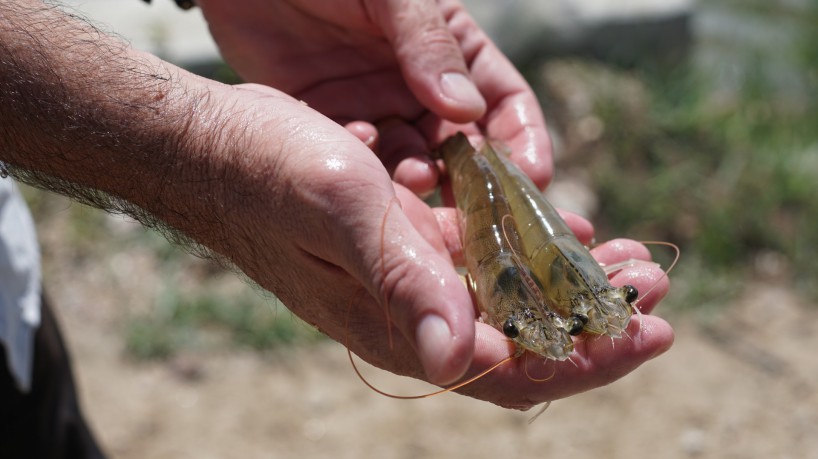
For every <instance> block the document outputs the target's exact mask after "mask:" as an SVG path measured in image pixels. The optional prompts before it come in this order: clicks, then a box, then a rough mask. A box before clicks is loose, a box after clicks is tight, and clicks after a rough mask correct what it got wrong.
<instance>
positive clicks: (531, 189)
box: [481, 142, 639, 338]
mask: <svg viewBox="0 0 818 459" xmlns="http://www.w3.org/2000/svg"><path fill="white" fill-rule="evenodd" d="M481 153H482V157H484V158H486V161H488V163H489V164H490V165H491V166H492V167H493V169H494V172H495V174H496V177H497V180H499V182H500V183H501V184H502V187H503V191H504V192H505V194H506V196H508V200H509V204H510V206H511V209H512V214H513V215H514V217H515V219H516V221H517V222H518V225H519V230H520V237H521V239H522V244H521V245H522V252H523V254H524V255H526V256H528V258H529V260H530V261H531V267H532V270H533V272H534V274H535V275H536V276H537V278H538V279H540V280H541V281H542V283H543V287H544V288H543V292H544V294H545V301H546V303H547V305H548V306H549V307H550V308H551V309H553V310H556V311H557V312H558V313H559V314H560V315H561V316H562V317H563V318H564V319H565V324H566V327H567V330H568V332H569V333H570V334H571V335H578V334H580V333H582V332H587V333H591V334H596V335H607V336H610V337H613V338H618V337H620V336H621V335H622V333H623V332H624V331H625V329H626V328H627V326H628V323H629V322H630V320H631V317H632V315H633V313H634V307H633V303H634V301H636V299H637V297H638V296H639V293H638V291H637V290H636V288H635V287H634V286H632V285H625V286H623V287H618V288H617V287H613V286H612V285H611V284H610V282H609V281H608V276H607V275H606V274H605V271H604V270H603V269H602V267H601V266H600V265H599V263H597V262H596V260H594V258H593V257H592V256H591V254H590V252H589V251H588V249H587V248H586V247H585V246H584V245H582V244H581V243H580V242H579V241H578V240H577V238H576V237H575V236H574V233H573V232H572V231H571V230H570V229H569V228H568V225H567V224H566V223H565V222H564V221H563V219H562V218H561V217H560V216H559V214H558V213H557V211H556V210H555V209H554V207H553V206H552V205H551V204H550V203H549V202H548V201H546V199H545V197H544V196H543V195H542V193H541V192H540V190H539V189H538V188H537V187H536V186H535V185H534V183H532V182H531V180H530V179H529V178H528V177H527V176H526V175H525V174H524V173H523V172H522V171H520V170H519V169H517V167H516V166H514V164H512V163H511V161H510V160H509V159H508V158H506V157H505V156H504V155H501V154H498V153H497V152H496V151H495V149H494V148H492V146H491V145H490V144H489V143H488V142H486V144H485V145H484V146H483V148H482V149H481Z"/></svg>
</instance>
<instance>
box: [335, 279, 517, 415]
mask: <svg viewBox="0 0 818 459" xmlns="http://www.w3.org/2000/svg"><path fill="white" fill-rule="evenodd" d="M363 292H364V288H363V287H359V288H358V289H357V290H356V291H355V292H354V293H353V294H352V296H351V297H350V299H349V304H348V305H347V314H346V320H345V321H344V328H345V329H346V336H345V339H344V346H345V347H346V348H347V356H348V357H349V363H350V364H352V369H353V370H355V374H356V375H358V378H359V379H360V380H361V381H363V383H364V384H366V387H368V388H370V389H372V390H373V391H375V392H376V393H378V394H380V395H383V396H385V397H389V398H396V399H399V400H417V399H421V398H428V397H433V396H435V395H439V394H444V393H446V392H451V391H454V390H457V389H460V388H461V387H463V386H466V385H468V384H471V383H473V382H474V381H477V380H478V379H480V378H482V377H483V376H486V375H487V374H489V373H491V372H492V371H494V370H495V369H497V367H499V366H500V365H503V364H504V363H506V362H510V361H511V360H513V359H515V358H516V357H517V356H516V355H513V354H512V355H510V356H508V357H506V358H504V359H503V360H500V361H499V362H497V363H495V364H494V365H492V366H491V367H489V368H488V369H487V370H483V371H482V372H480V373H479V374H478V375H476V376H472V377H471V378H469V379H467V380H465V381H463V382H459V383H457V384H455V385H454V386H451V387H447V388H444V389H440V390H438V391H434V392H430V393H428V394H421V395H395V394H390V393H388V392H385V391H383V390H380V389H378V388H377V387H375V386H374V385H373V384H372V383H370V382H369V381H367V379H366V378H365V377H364V375H363V374H362V373H361V371H360V370H359V369H358V366H357V365H356V364H355V359H354V358H353V357H352V351H351V350H350V348H349V316H350V313H351V312H352V305H353V304H354V303H355V299H356V298H358V297H359V296H360V295H361V294H362V293H363ZM388 326H389V327H390V328H391V327H392V324H391V322H390V323H389V324H388ZM389 337H390V338H391V337H392V334H391V331H390V334H389ZM390 345H391V343H390Z"/></svg>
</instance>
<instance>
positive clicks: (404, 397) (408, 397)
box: [347, 348, 514, 400]
mask: <svg viewBox="0 0 818 459" xmlns="http://www.w3.org/2000/svg"><path fill="white" fill-rule="evenodd" d="M347 355H348V356H349V363H351V364H352V369H353V370H355V374H356V375H358V378H360V379H361V381H363V383H364V384H366V387H368V388H370V389H372V390H373V391H375V392H377V393H378V394H381V395H383V396H385V397H389V398H396V399H398V400H418V399H421V398H428V397H434V396H435V395H440V394H445V393H446V392H451V391H454V390H457V389H460V388H461V387H463V386H465V385H467V384H471V383H473V382H475V381H477V380H478V379H480V378H482V377H483V376H486V375H487V374H489V373H491V372H492V371H494V370H495V369H496V368H497V367H499V366H500V365H502V364H504V363H506V362H509V361H511V360H512V359H514V356H513V355H510V356H508V357H506V358H504V359H503V360H501V361H499V362H497V363H495V364H494V365H492V366H491V367H489V368H488V369H487V370H483V371H482V372H481V373H480V374H478V375H477V376H472V377H471V378H469V379H467V380H465V381H463V382H459V383H457V384H455V385H454V386H451V387H446V388H444V389H440V390H438V391H434V392H430V393H428V394H420V395H395V394H390V393H389V392H385V391H382V390H380V389H378V388H377V387H375V386H373V385H372V383H370V382H369V381H367V380H366V378H364V375H362V374H361V372H360V370H358V366H357V365H355V359H354V358H353V357H352V351H350V350H349V348H347Z"/></svg>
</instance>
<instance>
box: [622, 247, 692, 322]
mask: <svg viewBox="0 0 818 459" xmlns="http://www.w3.org/2000/svg"><path fill="white" fill-rule="evenodd" d="M639 242H641V243H642V244H645V245H663V246H666V247H670V248H671V249H673V250H674V251H675V252H676V256H675V257H674V258H673V262H671V263H670V266H668V268H667V269H666V270H665V272H664V274H662V277H660V278H659V279H656V282H654V283H653V285H652V286H651V287H650V288H649V289H648V291H647V292H645V293H644V294H642V295H641V296H640V297H639V298H637V299H636V301H634V302H633V306H636V304H637V303H639V301H641V300H642V298H645V297H646V296H648V294H649V293H650V292H652V291H653V290H654V289H655V288H656V286H658V285H659V282H660V281H661V280H662V279H664V278H666V277H667V276H668V275H669V274H670V272H671V271H672V270H673V268H675V267H676V264H677V263H678V262H679V258H680V257H681V255H682V251H681V249H679V246H678V245H676V244H674V243H672V242H665V241H639ZM635 309H636V310H637V311H639V308H635ZM639 316H640V319H641V313H640V314H639Z"/></svg>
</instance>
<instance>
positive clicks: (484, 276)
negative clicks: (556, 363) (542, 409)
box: [440, 133, 639, 360]
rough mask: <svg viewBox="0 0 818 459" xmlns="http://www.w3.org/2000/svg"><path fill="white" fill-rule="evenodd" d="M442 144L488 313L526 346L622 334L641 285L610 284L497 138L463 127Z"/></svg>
mask: <svg viewBox="0 0 818 459" xmlns="http://www.w3.org/2000/svg"><path fill="white" fill-rule="evenodd" d="M440 151H441V156H442V158H443V160H444V162H445V164H446V167H447V169H448V171H449V176H450V178H451V182H452V192H453V194H454V196H455V200H456V201H457V206H458V209H459V210H460V212H461V216H462V217H461V218H462V227H463V232H462V234H463V241H464V243H463V244H464V255H465V258H466V265H467V268H468V271H469V277H470V279H471V287H472V290H473V291H474V293H475V297H476V299H477V303H478V307H479V308H480V310H481V312H482V314H483V316H484V319H485V320H486V322H488V323H490V324H492V325H494V326H495V327H497V328H499V329H500V330H502V331H503V332H504V333H505V334H506V336H508V337H509V338H511V339H512V340H513V341H515V343H517V345H518V346H519V347H520V348H521V349H528V350H530V351H532V352H534V353H535V354H537V355H539V356H541V357H544V358H547V359H554V360H565V359H566V358H568V354H570V353H571V350H572V349H573V342H572V340H571V337H570V336H571V335H578V334H580V333H588V334H594V335H605V336H610V337H611V338H618V337H620V336H622V334H623V333H624V332H625V329H626V328H627V326H628V324H629V322H630V320H631V317H632V316H633V313H634V311H636V309H635V308H634V304H635V302H636V301H637V299H638V296H639V293H638V291H637V289H636V288H635V287H634V286H632V285H625V286H622V287H614V286H612V285H611V284H610V282H609V281H608V275H607V274H606V272H605V270H603V268H602V267H601V266H600V265H599V264H598V263H597V262H596V260H595V259H594V258H593V257H592V256H591V254H590V252H589V251H588V249H587V248H586V247H585V246H584V245H582V243H580V242H579V241H578V240H577V238H576V237H575V236H574V234H573V232H572V231H571V230H570V228H568V225H567V224H566V223H565V222H564V221H563V219H562V218H561V217H560V216H559V214H558V213H557V211H556V209H554V207H553V206H552V205H551V204H550V203H549V202H548V201H547V200H546V199H545V197H544V196H543V194H542V193H541V192H540V190H539V189H538V188H537V187H536V186H535V185H534V184H533V182H531V180H530V179H529V178H528V176H526V175H525V174H524V173H523V172H521V171H520V170H519V169H517V167H516V166H514V164H512V163H511V161H510V160H509V159H508V158H506V157H505V156H503V155H500V154H498V153H497V152H496V150H495V149H494V148H493V147H492V145H491V144H490V143H489V142H486V143H485V144H484V146H483V147H482V148H481V149H480V150H479V151H477V150H475V149H474V148H473V147H472V146H471V144H469V141H468V139H467V138H466V136H465V135H463V134H462V133H458V134H456V135H455V136H452V137H450V138H449V139H447V140H446V141H445V142H444V143H443V144H442V146H441V149H440ZM521 317H525V318H526V320H520V318H521ZM519 353H521V352H520V351H518V354H519Z"/></svg>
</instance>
